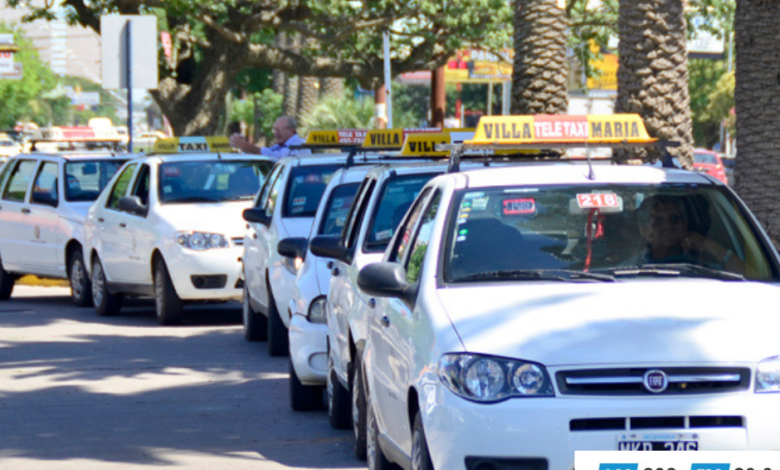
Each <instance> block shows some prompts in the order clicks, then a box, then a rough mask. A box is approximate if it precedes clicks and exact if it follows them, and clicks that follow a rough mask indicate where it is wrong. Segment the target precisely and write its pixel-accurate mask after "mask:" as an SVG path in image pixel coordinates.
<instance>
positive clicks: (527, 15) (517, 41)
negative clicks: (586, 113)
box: [512, 0, 569, 114]
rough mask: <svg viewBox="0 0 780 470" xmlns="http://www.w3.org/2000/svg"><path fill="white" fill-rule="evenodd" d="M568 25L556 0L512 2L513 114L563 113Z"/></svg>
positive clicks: (566, 101)
mask: <svg viewBox="0 0 780 470" xmlns="http://www.w3.org/2000/svg"><path fill="white" fill-rule="evenodd" d="M568 24H569V21H568V18H567V16H566V12H565V11H564V10H563V9H561V8H559V6H558V0H515V17H514V27H515V36H514V47H515V60H514V66H513V73H512V114H561V113H566V111H567V108H568V105H569V94H568V90H567V86H566V85H567V81H568V73H569V72H568V70H569V67H568V63H567V59H566V41H567V37H568V34H567V28H568Z"/></svg>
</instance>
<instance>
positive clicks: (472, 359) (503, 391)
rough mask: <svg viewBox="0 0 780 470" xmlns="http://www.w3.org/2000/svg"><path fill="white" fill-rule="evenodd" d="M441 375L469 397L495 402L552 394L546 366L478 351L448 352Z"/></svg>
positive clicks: (443, 381) (460, 392) (441, 363)
mask: <svg viewBox="0 0 780 470" xmlns="http://www.w3.org/2000/svg"><path fill="white" fill-rule="evenodd" d="M439 378H440V379H441V381H442V383H444V385H445V386H446V387H447V388H448V389H449V390H450V391H451V392H452V393H454V394H456V395H458V396H460V397H463V398H465V399H467V400H473V401H477V402H482V403H494V402H498V401H502V400H506V399H508V398H514V397H552V396H555V393H554V392H553V387H552V382H550V377H549V376H548V375H547V371H546V370H545V368H544V366H542V365H540V364H535V363H533V362H526V361H516V360H512V359H504V358H500V357H492V356H482V355H477V354H465V353H463V354H445V355H443V356H442V357H441V359H440V360H439Z"/></svg>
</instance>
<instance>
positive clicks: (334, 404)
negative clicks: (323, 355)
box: [326, 359, 352, 429]
mask: <svg viewBox="0 0 780 470" xmlns="http://www.w3.org/2000/svg"><path fill="white" fill-rule="evenodd" d="M326 380H327V382H326V390H327V392H328V394H327V397H328V421H330V425H331V426H332V427H333V428H335V429H349V427H350V426H352V416H351V413H352V408H351V405H352V400H350V397H349V390H347V389H346V387H344V386H343V385H341V382H340V381H339V379H338V377H336V371H335V370H334V369H333V359H328V376H327V379H326Z"/></svg>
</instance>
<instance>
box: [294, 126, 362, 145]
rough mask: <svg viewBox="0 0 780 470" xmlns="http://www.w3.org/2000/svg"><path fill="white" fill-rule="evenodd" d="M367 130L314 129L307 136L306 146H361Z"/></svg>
mask: <svg viewBox="0 0 780 470" xmlns="http://www.w3.org/2000/svg"><path fill="white" fill-rule="evenodd" d="M367 132H368V131H367V130H366V129H338V130H323V129H312V130H310V131H309V133H308V134H306V145H309V146H318V147H328V146H338V145H350V144H354V145H360V144H362V143H363V141H364V140H365V138H366V133H367Z"/></svg>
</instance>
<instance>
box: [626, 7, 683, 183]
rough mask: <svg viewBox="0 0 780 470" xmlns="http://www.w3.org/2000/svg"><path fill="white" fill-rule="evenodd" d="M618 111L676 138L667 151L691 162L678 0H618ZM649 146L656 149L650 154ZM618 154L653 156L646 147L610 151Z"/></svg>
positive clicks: (655, 133)
mask: <svg viewBox="0 0 780 470" xmlns="http://www.w3.org/2000/svg"><path fill="white" fill-rule="evenodd" d="M618 29H619V34H620V46H619V48H618V55H619V57H620V67H619V68H618V97H617V102H616V103H615V112H617V113H637V114H639V115H640V116H642V119H643V120H644V122H645V126H646V127H647V131H648V133H649V134H650V136H652V137H657V138H660V139H663V140H670V141H678V142H680V144H681V146H680V147H679V148H672V149H670V150H669V153H670V154H672V155H673V156H677V157H678V158H679V159H680V162H681V163H682V164H683V165H684V166H685V167H686V168H690V167H691V165H692V164H693V122H692V120H691V105H690V97H689V95H688V50H687V40H686V37H685V33H686V30H685V16H684V10H683V1H682V0H620V15H619V17H618ZM650 152H653V153H655V155H653V154H651V153H650ZM615 155H616V156H617V157H618V158H619V159H624V160H628V159H634V158H645V157H648V156H649V157H650V158H653V157H657V152H655V151H654V150H648V149H630V150H621V151H619V152H615Z"/></svg>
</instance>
